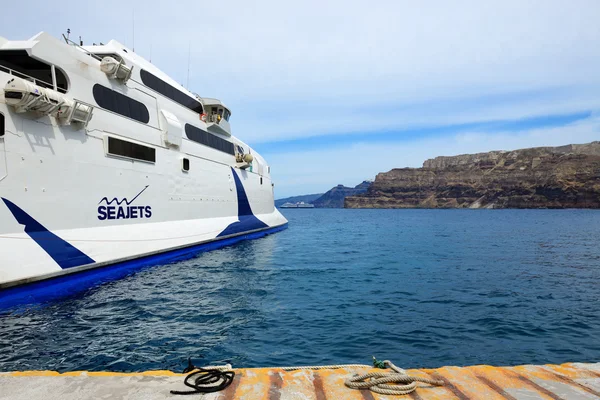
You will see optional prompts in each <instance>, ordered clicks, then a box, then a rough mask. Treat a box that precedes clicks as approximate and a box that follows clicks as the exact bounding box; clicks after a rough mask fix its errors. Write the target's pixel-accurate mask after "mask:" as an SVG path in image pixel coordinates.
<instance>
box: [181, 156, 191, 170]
mask: <svg viewBox="0 0 600 400" xmlns="http://www.w3.org/2000/svg"><path fill="white" fill-rule="evenodd" d="M181 169H182V170H183V171H185V172H188V171H189V170H190V159H189V158H184V159H182V160H181Z"/></svg>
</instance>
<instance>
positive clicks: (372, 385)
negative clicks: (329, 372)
mask: <svg viewBox="0 0 600 400" xmlns="http://www.w3.org/2000/svg"><path fill="white" fill-rule="evenodd" d="M375 365H376V366H378V365H383V366H385V367H389V368H391V369H392V370H393V371H394V372H370V373H368V374H364V375H359V376H355V377H353V378H350V379H347V380H346V382H344V383H345V384H346V386H348V387H349V388H351V389H369V390H371V391H373V392H375V393H379V394H389V395H403V394H409V393H412V392H414V390H415V389H416V388H417V382H423V383H428V384H430V385H435V386H441V385H443V384H444V381H441V380H437V379H429V378H420V377H418V376H411V375H408V374H407V373H406V371H405V370H403V369H402V368H398V367H397V366H395V365H394V363H392V362H391V361H389V360H385V361H383V362H381V363H379V364H378V362H377V361H376V360H375ZM390 383H394V384H393V385H390Z"/></svg>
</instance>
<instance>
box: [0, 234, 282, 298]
mask: <svg viewBox="0 0 600 400" xmlns="http://www.w3.org/2000/svg"><path fill="white" fill-rule="evenodd" d="M286 228H287V223H286V224H284V225H281V226H277V227H274V228H270V229H265V230H262V231H259V232H253V233H248V234H241V235H239V236H235V237H230V238H226V239H218V240H215V241H212V242H209V243H203V244H199V245H193V246H190V247H186V248H183V249H177V250H171V251H166V252H164V253H160V254H154V255H151V256H147V257H141V258H137V259H135V260H129V261H124V262H121V263H117V264H112V265H108V266H105V267H99V268H96V269H90V270H86V271H82V272H76V273H72V274H67V275H62V276H59V277H56V278H51V279H48V280H45V281H40V282H35V283H30V284H26V285H23V286H17V287H13V288H8V289H3V290H0V309H7V308H10V307H14V306H16V305H19V304H31V303H41V302H46V301H51V300H55V299H58V298H61V297H66V296H72V295H75V294H77V293H81V292H83V291H85V290H87V289H90V288H91V287H93V286H97V285H99V284H102V283H106V282H110V281H113V280H116V279H120V278H123V277H125V276H127V275H129V274H131V273H132V272H135V271H139V270H141V269H143V268H147V267H150V266H154V265H159V264H164V263H168V262H173V261H182V260H187V259H190V258H193V257H195V256H197V255H198V254H199V253H203V252H206V251H211V250H216V249H220V248H222V247H225V246H229V245H232V244H235V243H237V242H240V241H243V240H249V239H258V238H261V237H263V236H266V235H268V234H271V233H275V232H279V231H282V230H284V229H286Z"/></svg>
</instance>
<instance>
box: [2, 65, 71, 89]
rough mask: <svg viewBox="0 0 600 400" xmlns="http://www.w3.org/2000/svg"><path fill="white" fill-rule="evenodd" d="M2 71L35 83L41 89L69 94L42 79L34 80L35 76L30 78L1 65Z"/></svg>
mask: <svg viewBox="0 0 600 400" xmlns="http://www.w3.org/2000/svg"><path fill="white" fill-rule="evenodd" d="M0 71H4V72H6V73H7V74H9V75H12V76H16V77H17V78H21V79H25V80H27V81H29V82H32V83H34V84H35V85H38V86H41V87H43V88H46V89H53V90H56V91H57V92H60V93H67V90H66V89H63V88H59V87H56V86H55V85H53V84H52V83H48V82H46V81H44V80H42V79H39V78H34V77H33V76H29V75H27V74H24V73H22V72H19V71H15V70H14V69H10V68H8V67H6V66H4V65H0Z"/></svg>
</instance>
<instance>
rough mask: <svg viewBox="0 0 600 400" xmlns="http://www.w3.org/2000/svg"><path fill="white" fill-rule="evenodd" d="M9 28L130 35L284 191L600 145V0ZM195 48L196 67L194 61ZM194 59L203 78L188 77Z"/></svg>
mask: <svg viewBox="0 0 600 400" xmlns="http://www.w3.org/2000/svg"><path fill="white" fill-rule="evenodd" d="M9 11H10V12H9V13H8V14H10V15H21V16H23V15H26V16H27V17H26V21H27V23H23V19H22V18H8V16H6V17H5V18H4V21H3V23H2V29H1V30H0V35H1V36H4V37H7V38H9V39H27V38H29V37H31V36H33V35H34V34H36V33H37V32H39V31H42V30H43V31H46V32H48V33H50V34H53V35H55V36H57V37H59V36H60V35H61V34H62V33H65V32H66V30H67V28H70V29H71V37H72V38H73V37H78V36H82V38H83V40H84V43H86V44H90V43H92V42H96V43H98V42H100V41H102V42H107V41H109V40H110V39H116V40H118V41H120V42H122V43H124V44H125V45H127V46H129V47H133V48H134V49H135V51H136V53H139V54H141V55H142V56H144V57H146V58H148V59H150V60H151V61H152V63H154V64H155V65H156V66H157V67H159V68H160V69H162V70H163V71H164V72H166V73H167V74H169V75H170V76H171V77H173V78H174V79H175V80H177V81H178V82H180V83H181V84H183V85H184V86H186V87H188V88H189V89H190V90H191V91H193V92H196V93H199V94H200V95H201V96H205V97H217V98H219V99H221V100H223V101H224V102H225V103H226V104H227V105H228V106H229V107H230V108H231V110H232V117H231V124H232V130H233V133H234V135H236V136H237V137H239V138H240V139H241V140H243V141H244V142H246V143H248V144H249V145H251V146H252V147H253V148H254V149H256V150H257V151H258V152H259V153H261V155H262V156H263V157H265V159H266V160H267V162H268V164H269V165H270V166H271V172H272V176H273V180H274V182H275V197H276V198H281V197H286V196H292V195H300V194H307V193H319V192H324V191H327V190H328V189H330V188H331V187H333V186H335V185H337V184H344V185H347V186H355V185H357V184H359V183H360V182H362V181H363V180H365V179H374V178H375V176H376V175H377V173H379V172H385V171H389V170H390V169H392V168H400V167H419V166H421V165H422V163H423V161H424V160H426V159H427V158H433V157H436V156H442V155H444V156H449V155H456V154H465V153H473V152H483V151H490V150H511V149H517V148H523V147H534V146H555V145H563V144H569V143H585V142H590V141H593V140H600V112H599V111H600V51H599V50H600V23H599V22H598V21H600V1H598V0H571V1H564V0H560V1H558V0H545V1H537V0H527V1H523V0H519V1H513V0H501V1H495V0H488V1H466V0H454V1H442V0H439V1H436V0H429V1H427V0H424V1H410V2H409V1H400V0H397V1H383V0H382V1H376V0H374V1H370V2H365V1H353V0H344V1H338V0H328V1H325V0H321V1H313V0H305V1H302V2H288V1H282V0H279V1H261V0H254V1H237V0H236V1H227V0H222V1H218V2H215V1H211V2H209V1H203V0H197V1H170V2H164V1H155V0H147V1H125V0H123V1H113V0H104V1H102V2H93V3H92V2H88V3H87V4H86V3H85V2H70V1H65V2H61V4H60V6H57V5H56V4H55V3H52V2H47V1H39V0H31V1H27V2H20V3H17V2H13V3H11V6H10V9H9ZM188 57H189V60H190V61H189V62H188ZM188 66H189V80H188Z"/></svg>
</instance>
